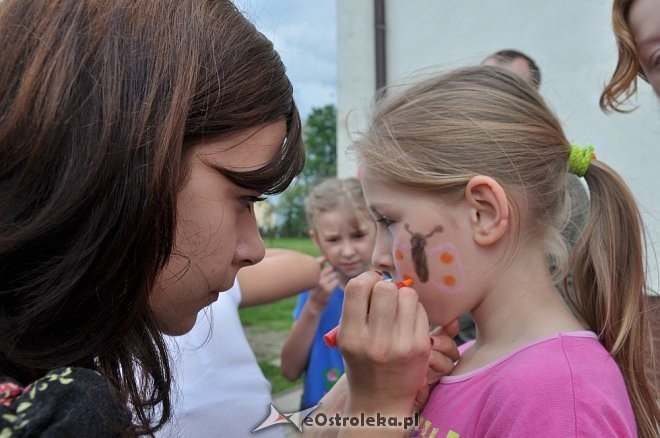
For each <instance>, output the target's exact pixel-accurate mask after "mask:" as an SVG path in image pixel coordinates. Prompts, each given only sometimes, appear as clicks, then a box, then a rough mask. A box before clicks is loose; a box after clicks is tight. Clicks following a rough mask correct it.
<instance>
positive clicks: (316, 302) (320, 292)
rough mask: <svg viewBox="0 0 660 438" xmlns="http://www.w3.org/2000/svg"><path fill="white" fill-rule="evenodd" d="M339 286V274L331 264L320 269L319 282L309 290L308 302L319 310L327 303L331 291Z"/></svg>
mask: <svg viewBox="0 0 660 438" xmlns="http://www.w3.org/2000/svg"><path fill="white" fill-rule="evenodd" d="M337 286H339V275H337V272H336V271H335V268H334V267H333V266H332V265H328V266H326V267H324V268H323V269H321V275H320V276H319V284H318V286H316V287H315V288H314V289H312V290H311V291H310V292H309V303H310V304H311V305H312V306H314V307H315V309H316V310H317V311H319V312H322V311H323V310H324V309H325V307H326V306H327V305H328V301H329V300H330V296H331V295H332V291H333V290H335V288H336V287H337Z"/></svg>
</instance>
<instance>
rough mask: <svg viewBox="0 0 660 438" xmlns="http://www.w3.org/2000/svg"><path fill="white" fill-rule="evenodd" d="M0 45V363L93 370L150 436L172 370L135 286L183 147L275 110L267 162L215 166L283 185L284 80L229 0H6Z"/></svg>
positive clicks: (158, 233) (34, 370)
mask: <svg viewBox="0 0 660 438" xmlns="http://www.w3.org/2000/svg"><path fill="white" fill-rule="evenodd" d="M0 47H1V48H2V49H1V50H2V55H3V56H2V59H3V66H4V67H3V68H2V69H1V70H0V90H1V91H0V148H1V149H0V175H1V177H0V211H1V212H2V214H1V215H0V374H7V375H10V376H12V377H14V378H16V379H17V380H19V381H21V382H23V383H28V382H30V381H33V380H34V379H36V378H38V377H40V376H42V375H43V374H44V373H45V372H46V371H47V370H49V369H51V368H53V367H56V366H66V365H73V366H85V367H90V368H95V369H98V370H99V371H100V372H101V373H103V374H104V375H105V376H106V377H107V378H108V379H109V381H110V382H111V384H112V386H113V388H114V390H115V392H116V395H117V397H118V399H120V400H121V401H122V402H125V403H129V404H131V405H132V408H133V412H134V414H135V416H136V424H135V425H134V426H133V428H132V431H131V432H132V433H137V434H143V433H146V434H151V433H153V431H154V430H156V429H158V428H159V427H160V426H162V425H163V424H164V423H165V422H166V421H167V420H168V418H169V416H170V383H171V376H170V368H169V364H168V358H167V351H166V348H165V345H164V343H163V339H162V337H161V334H160V333H159V332H158V330H157V324H156V321H155V319H154V316H153V314H152V313H151V311H150V309H149V306H148V297H149V293H150V291H151V290H152V287H153V285H154V283H155V280H156V278H157V275H158V273H159V272H160V270H161V269H162V268H163V267H164V266H165V264H166V262H167V261H168V258H169V256H170V254H171V253H172V250H173V241H174V231H175V225H176V208H175V207H176V198H177V192H178V190H179V188H180V187H181V184H182V182H183V181H184V179H185V176H186V172H187V160H186V158H187V156H188V155H189V153H188V152H189V151H190V149H191V145H193V144H195V143H196V142H197V141H201V140H203V139H204V138H209V137H218V136H222V135H225V134H227V133H230V132H232V131H235V130H239V129H242V128H247V127H252V126H256V125H258V124H261V123H267V122H271V121H276V120H281V119H285V120H286V122H287V127H288V133H287V139H286V142H285V144H284V145H283V146H282V149H281V153H280V154H279V155H278V156H277V157H276V158H275V159H274V160H273V161H272V162H271V163H268V164H267V165H266V166H264V167H263V168H262V169H259V170H257V171H253V172H246V173H240V172H228V171H227V172H226V175H227V176H228V177H229V178H230V179H231V180H232V181H234V182H235V183H237V184H239V185H241V186H243V187H248V188H253V189H256V190H259V191H260V192H263V193H278V192H280V191H282V190H284V188H285V187H286V186H287V185H288V184H289V183H290V182H291V180H292V179H293V177H294V176H295V175H296V174H298V173H299V172H300V171H301V170H302V167H303V164H304V152H303V148H302V141H301V137H300V118H299V116H298V112H297V110H296V107H295V104H294V102H293V97H292V87H291V83H290V82H289V80H288V78H287V77H286V74H285V69H284V66H283V64H282V62H281V60H280V57H279V56H278V54H277V53H276V52H275V50H274V48H273V45H272V43H271V42H270V41H268V39H267V38H265V37H264V36H263V35H262V34H261V33H259V32H258V31H257V30H256V29H255V28H254V26H253V25H252V24H250V23H249V22H248V21H247V20H246V19H245V18H244V17H243V16H242V15H241V14H240V12H238V10H237V9H236V8H235V7H234V5H233V4H232V3H231V2H230V1H228V0H223V1H221V0H216V1H210V0H177V1H154V0H112V1H107V0H49V1H23V0H5V1H3V2H1V3H0ZM157 411H158V412H161V414H160V416H157V415H156V414H155V412H157ZM154 417H155V418H154Z"/></svg>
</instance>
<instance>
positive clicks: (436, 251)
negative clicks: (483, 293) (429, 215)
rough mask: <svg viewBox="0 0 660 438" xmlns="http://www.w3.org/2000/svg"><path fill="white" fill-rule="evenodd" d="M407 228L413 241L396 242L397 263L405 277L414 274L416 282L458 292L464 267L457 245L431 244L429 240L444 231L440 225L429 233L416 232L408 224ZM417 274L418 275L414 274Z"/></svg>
mask: <svg viewBox="0 0 660 438" xmlns="http://www.w3.org/2000/svg"><path fill="white" fill-rule="evenodd" d="M404 228H405V229H406V231H408V233H409V234H410V235H411V239H410V243H408V242H402V241H400V240H396V241H395V242H394V245H393V246H394V248H393V250H394V252H393V255H394V264H395V267H396V270H397V272H398V273H399V275H401V277H402V278H403V279H406V278H411V279H413V280H414V281H415V284H420V283H427V284H430V285H433V287H434V288H435V289H436V290H438V291H439V292H443V293H449V294H456V293H458V292H460V290H461V287H462V278H463V269H462V266H461V261H460V257H459V252H458V249H457V248H456V246H454V245H453V244H452V243H449V242H443V243H441V244H439V245H435V246H431V247H428V240H429V238H430V237H431V236H433V235H434V234H435V233H438V232H442V226H437V227H436V228H434V229H433V231H431V232H430V233H428V234H421V233H415V232H412V231H411V230H410V227H409V226H408V224H405V225H404ZM413 273H414V274H415V275H416V277H417V278H415V277H413V275H412V274H413Z"/></svg>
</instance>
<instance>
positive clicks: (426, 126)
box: [353, 66, 658, 436]
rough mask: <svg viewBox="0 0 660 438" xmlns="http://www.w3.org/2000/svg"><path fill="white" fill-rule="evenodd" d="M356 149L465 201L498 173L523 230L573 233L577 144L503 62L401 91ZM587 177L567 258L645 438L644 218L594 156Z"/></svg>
mask: <svg viewBox="0 0 660 438" xmlns="http://www.w3.org/2000/svg"><path fill="white" fill-rule="evenodd" d="M353 147H354V149H355V150H356V152H357V154H358V158H359V159H360V162H361V165H362V166H364V167H366V168H368V169H369V171H370V172H372V173H373V174H375V175H377V176H378V177H383V178H386V179H387V181H388V182H390V183H393V184H397V185H401V186H405V187H408V188H412V189H416V190H424V191H427V192H432V193H437V194H440V195H443V196H446V197H448V198H449V199H452V198H456V199H457V198H458V197H461V196H463V191H464V188H465V186H466V184H467V182H468V181H469V180H470V179H471V178H472V177H474V176H476V175H479V174H483V175H489V176H491V177H493V178H495V179H496V180H497V181H498V182H499V183H500V184H501V185H502V186H503V187H504V189H505V191H506V193H507V196H508V199H509V203H510V206H511V210H512V219H513V220H514V221H513V222H512V223H513V224H514V227H513V230H512V235H513V236H517V237H518V239H521V238H525V239H530V238H531V239H534V238H536V239H543V240H544V241H545V240H546V239H550V240H552V241H559V240H561V238H560V237H559V233H558V230H557V228H558V226H559V224H561V223H562V221H563V217H562V216H563V215H565V214H566V208H565V202H566V198H567V178H568V175H569V174H568V156H569V152H570V148H571V146H570V144H569V142H568V141H567V140H566V137H565V135H564V133H563V131H562V128H561V126H560V123H559V122H558V121H557V119H556V118H555V117H554V115H553V114H552V113H551V111H550V110H549V109H548V108H547V106H546V105H545V103H544V101H543V99H542V98H541V96H540V95H539V94H538V92H537V91H536V90H535V89H534V88H533V87H532V86H530V85H529V84H527V83H526V82H525V81H523V80H522V79H520V78H518V77H517V76H515V75H514V74H512V73H510V72H508V71H506V70H504V69H502V68H499V67H486V66H478V67H469V68H463V69H459V70H455V71H453V72H449V73H447V74H444V75H442V76H437V77H434V78H431V79H428V80H426V81H423V82H421V83H418V84H416V85H414V86H412V87H410V88H409V89H407V90H406V91H405V92H403V93H401V94H398V95H392V96H390V97H389V98H388V99H386V100H383V101H381V102H379V103H378V104H377V106H376V108H375V111H374V114H373V118H372V123H371V127H370V129H369V130H368V131H367V132H366V133H365V135H364V137H363V138H361V139H360V140H359V141H357V142H356V144H355V145H354V146H353ZM585 179H586V181H587V183H588V185H589V189H590V192H591V202H590V212H589V218H588V222H587V225H586V228H585V230H584V231H583V232H582V235H581V236H580V238H579V239H578V241H577V243H576V245H575V248H574V249H573V252H572V254H571V256H570V258H569V260H568V262H567V261H566V260H564V261H563V263H564V264H565V265H568V266H570V268H572V272H573V281H574V285H575V291H576V296H575V297H570V296H566V299H567V300H568V301H569V302H571V303H572V305H573V306H574V308H575V311H576V313H577V314H578V315H579V316H580V317H581V318H582V319H583V321H584V323H585V324H586V325H587V326H588V327H589V328H590V329H591V330H593V331H594V332H595V333H597V334H598V336H599V339H600V342H601V343H602V344H603V345H604V346H605V348H607V350H608V351H609V352H610V354H611V355H612V356H613V357H614V359H615V360H616V362H617V363H618V365H619V367H620V368H621V371H622V373H623V375H624V378H625V381H626V385H627V388H628V392H629V394H630V398H631V401H632V405H633V407H634V411H635V416H636V420H637V427H638V430H639V434H640V436H654V434H655V430H656V427H657V424H658V409H657V405H656V400H655V398H654V397H653V396H652V390H651V388H650V385H649V380H648V378H647V377H646V376H645V374H644V346H645V344H647V343H648V342H649V340H650V339H651V336H650V328H649V326H648V323H647V319H646V315H647V301H646V300H645V293H646V284H645V277H644V236H643V227H642V220H641V217H640V214H639V211H638V209H637V206H636V205H635V201H634V199H633V196H632V194H631V192H630V190H629V189H628V188H627V187H626V185H625V184H624V182H623V181H622V180H621V178H620V177H619V176H618V175H617V174H616V172H614V171H613V170H612V169H611V168H609V167H608V166H607V165H605V164H604V163H602V162H601V161H599V160H593V161H592V163H591V165H590V167H589V169H588V171H587V173H586V175H585ZM521 236H522V237H521ZM516 245H517V241H514V246H516ZM551 246H552V245H551ZM559 256H561V254H559ZM563 258H564V259H565V258H566V254H564V255H563ZM563 277H564V279H565V278H566V272H564V273H563ZM564 295H568V294H566V293H565V292H564Z"/></svg>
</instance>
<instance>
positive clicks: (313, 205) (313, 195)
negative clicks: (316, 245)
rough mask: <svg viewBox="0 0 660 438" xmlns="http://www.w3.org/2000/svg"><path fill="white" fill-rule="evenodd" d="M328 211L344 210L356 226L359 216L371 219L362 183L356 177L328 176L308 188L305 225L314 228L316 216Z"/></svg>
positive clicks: (358, 222) (357, 225)
mask: <svg viewBox="0 0 660 438" xmlns="http://www.w3.org/2000/svg"><path fill="white" fill-rule="evenodd" d="M328 211H345V212H346V213H347V214H348V215H349V217H350V220H351V222H352V226H354V227H356V228H357V227H359V225H360V218H361V217H367V218H369V220H371V216H370V215H369V209H368V208H367V202H366V201H365V199H364V194H363V193H362V185H361V184H360V181H358V180H357V179H356V178H345V179H340V178H328V179H326V180H325V181H323V182H321V183H319V184H318V185H316V186H314V187H312V188H311V189H310V191H309V193H308V194H307V197H306V198H305V213H306V215H307V227H308V228H309V229H310V230H314V229H315V219H316V216H317V215H318V214H319V213H324V212H328Z"/></svg>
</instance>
